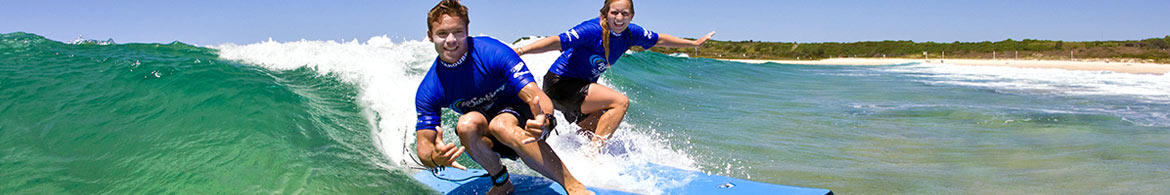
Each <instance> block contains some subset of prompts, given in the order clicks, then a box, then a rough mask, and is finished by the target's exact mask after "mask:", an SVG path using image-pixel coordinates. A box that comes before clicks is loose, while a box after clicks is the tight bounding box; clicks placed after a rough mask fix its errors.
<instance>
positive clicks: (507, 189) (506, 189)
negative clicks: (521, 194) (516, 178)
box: [487, 179, 514, 195]
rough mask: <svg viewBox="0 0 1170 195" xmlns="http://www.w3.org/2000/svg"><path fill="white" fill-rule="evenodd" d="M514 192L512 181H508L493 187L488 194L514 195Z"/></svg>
mask: <svg viewBox="0 0 1170 195" xmlns="http://www.w3.org/2000/svg"><path fill="white" fill-rule="evenodd" d="M512 190H514V189H513V186H512V180H511V179H509V180H508V181H506V182H504V184H503V185H500V186H492V189H491V190H488V192H487V194H488V195H497V194H498V195H506V194H512Z"/></svg>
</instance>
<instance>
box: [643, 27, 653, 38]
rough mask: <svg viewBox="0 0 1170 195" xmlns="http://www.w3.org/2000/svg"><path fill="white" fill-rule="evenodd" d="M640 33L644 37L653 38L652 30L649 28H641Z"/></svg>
mask: <svg viewBox="0 0 1170 195" xmlns="http://www.w3.org/2000/svg"><path fill="white" fill-rule="evenodd" d="M642 35H645V36H646V39H654V37H651V36H653V35H654V32H651V31H650V30H646V29H642Z"/></svg>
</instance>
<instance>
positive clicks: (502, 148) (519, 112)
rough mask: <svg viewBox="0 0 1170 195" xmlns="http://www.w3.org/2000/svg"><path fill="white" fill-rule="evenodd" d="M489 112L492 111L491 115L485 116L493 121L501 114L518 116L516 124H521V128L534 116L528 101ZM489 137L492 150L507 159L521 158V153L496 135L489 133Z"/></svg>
mask: <svg viewBox="0 0 1170 195" xmlns="http://www.w3.org/2000/svg"><path fill="white" fill-rule="evenodd" d="M488 113H492V114H491V115H485V116H484V117H485V118H487V120H488V121H491V120H492V119H493V118H496V116H499V115H501V114H505V113H506V114H512V116H516V122H517V124H516V125H519V126H520V127H521V128H523V127H524V126H525V125H526V124H527V122H528V119H532V118H533V117H532V109H529V108H528V104H527V103H519V104H516V105H512V106H505V107H503V108H501V109H498V110H495V111H489V112H488ZM485 114H486V113H485ZM487 138H488V139H490V140H491V141H492V151H494V152H496V153H499V154H500V157H501V158H507V159H512V160H516V159H519V158H520V154H518V153H516V150H513V149H512V148H510V147H508V146H507V145H504V143H503V142H500V140H499V139H496V136H492V135H488V136H487Z"/></svg>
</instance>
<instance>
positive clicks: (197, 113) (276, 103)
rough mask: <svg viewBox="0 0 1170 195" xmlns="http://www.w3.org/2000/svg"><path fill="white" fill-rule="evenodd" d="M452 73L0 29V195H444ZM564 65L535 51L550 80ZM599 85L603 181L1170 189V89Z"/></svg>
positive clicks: (699, 79) (702, 67)
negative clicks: (422, 89) (613, 124)
mask: <svg viewBox="0 0 1170 195" xmlns="http://www.w3.org/2000/svg"><path fill="white" fill-rule="evenodd" d="M518 44H526V43H525V42H522V43H518ZM434 57H435V54H434V51H433V46H432V45H431V44H430V43H429V42H425V41H411V40H392V39H391V38H388V37H372V38H370V39H367V40H365V41H359V40H349V41H294V42H274V41H264V42H259V43H251V44H225V45H214V46H193V45H188V44H183V43H181V42H174V43H168V44H153V43H152V44H137V43H135V44H119V43H115V42H113V41H86V40H81V41H73V42H70V43H63V42H59V41H54V40H49V39H45V38H43V37H41V36H38V35H35V34H27V33H9V34H0V170H2V171H0V194H160V193H184V194H239V193H244V194H271V193H275V194H427V193H435V192H432V191H429V190H428V189H427V188H426V187H425V186H423V185H421V184H419V183H417V182H416V181H414V180H413V179H411V178H410V177H409V176H408V175H410V174H413V173H415V172H417V171H418V164H417V162H416V161H415V160H414V159H415V157H414V156H413V148H414V146H413V143H414V137H413V124H414V123H413V122H414V113H413V112H414V108H413V98H414V92H415V90H416V87H417V85H418V82H419V81H420V80H421V76H422V74H423V73H424V72H425V71H426V69H427V68H428V67H429V66H430V63H431V62H432V61H433V59H434ZM555 58H556V54H555V53H544V54H537V55H528V56H524V60H525V61H526V62H528V64H529V66H530V67H529V68H530V69H532V70H533V71H532V72H533V73H535V74H536V76H538V78H539V76H542V75H543V74H544V71H545V70H547V69H548V65H549V64H551V62H552V61H553V60H555ZM601 82H602V83H603V84H605V85H607V86H611V87H612V88H615V89H617V90H618V91H621V92H623V93H625V94H626V95H627V96H628V97H629V98H630V99H631V102H632V103H631V108H630V110H629V112H628V114H627V116H626V120H625V121H624V122H623V124H622V126H621V127H620V129H619V130H618V132H617V134H615V138H614V139H615V140H613V141H611V142H610V144H609V145H608V146H607V147H605V148H604V149H603V151H602V153H601V154H598V155H596V156H594V157H593V158H587V157H586V156H587V155H586V153H587V152H586V151H587V150H586V149H585V147H586V146H585V145H584V143H585V142H586V141H585V139H584V138H583V137H581V136H578V135H576V134H574V133H571V132H573V131H575V130H576V129H575V128H574V127H571V125H562V126H561V127H560V128H559V129H558V131H559V132H561V134H559V135H554V136H553V137H552V138H550V140H549V143H550V144H551V145H552V146H553V147H554V149H555V150H556V151H557V152H558V154H559V155H560V156H562V158H564V161H565V163H566V164H567V165H568V166H569V167H570V170H571V171H573V174H574V175H576V176H577V178H578V179H580V180H582V181H583V182H584V183H586V184H587V185H591V186H602V187H607V188H619V189H623V190H627V191H634V192H641V193H647V194H654V193H659V192H661V190H660V189H662V188H664V187H669V186H673V185H681V184H684V183H686V182H687V181H686V180H673V179H670V178H657V177H655V176H654V175H653V174H652V173H650V172H644V171H640V170H637V169H635V168H632V167H636V165H639V164H643V163H657V164H664V165H668V166H674V167H680V168H684V169H694V170H701V171H704V172H708V173H713V174H719V175H727V176H732V177H739V178H745V179H750V180H756V181H763V182H769V183H777V184H784V185H794V186H808V187H818V188H826V189H831V190H833V191H835V192H837V193H842V194H1003V193H1008V194H1024V193H1043V194H1067V193H1076V194H1100V193H1105V194H1123V193H1124V194H1128V193H1138V194H1166V193H1170V76H1164V75H1135V74H1123V73H1113V72H1092V71H1066V70H1053V69H1021V68H1007V67H976V66H956V65H948V64H901V65H892V66H805V65H791V64H774V63H767V64H744V63H736V62H726V61H718V60H712V59H702V58H687V57H685V56H680V55H665V54H659V53H652V52H641V53H628V54H627V56H625V57H623V59H622V60H621V61H620V62H618V63H617V64H616V65H614V67H613V68H612V69H610V70H609V71H608V72H607V73H606V75H605V76H603V79H602V81H601ZM445 117H446V118H447V119H448V120H446V121H445V123H444V124H445V128H444V130H445V131H449V132H448V135H453V133H451V131H453V130H454V128H453V127H451V126H450V124H452V122H453V121H454V118H455V117H457V116H456V115H455V114H454V113H450V112H448V113H446V114H445ZM562 122H564V121H562ZM447 139H448V140H449V141H451V142H454V141H455V139H454V136H449V137H448V138H447ZM460 161H462V163H463V164H465V165H471V166H472V167H478V166H476V165H474V164H475V163H474V162H472V161H471V160H470V159H467V158H466V157H464V158H463V159H461V160H460ZM505 164H506V165H508V166H509V168H510V170H513V171H514V172H519V173H520V174H534V172H533V171H531V170H526V169H525V168H524V166H523V164H522V163H519V162H511V161H506V162H505Z"/></svg>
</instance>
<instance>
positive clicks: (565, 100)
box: [541, 72, 593, 123]
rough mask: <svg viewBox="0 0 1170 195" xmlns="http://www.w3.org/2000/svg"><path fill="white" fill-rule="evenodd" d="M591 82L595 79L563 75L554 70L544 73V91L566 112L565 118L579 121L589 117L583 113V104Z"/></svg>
mask: <svg viewBox="0 0 1170 195" xmlns="http://www.w3.org/2000/svg"><path fill="white" fill-rule="evenodd" d="M589 84H593V81H589V80H585V79H579V78H572V77H561V75H557V74H555V73H552V72H548V73H546V74H544V86H543V87H541V88H543V89H544V93H545V94H548V97H549V98H550V99H552V102H553V107H555V108H556V109H557V110H560V111H561V113H562V114H565V120H567V121H569V122H571V123H578V122H581V120H585V118H586V117H588V115H587V114H585V113H581V104H582V103H584V102H585V95H588V94H589Z"/></svg>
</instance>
